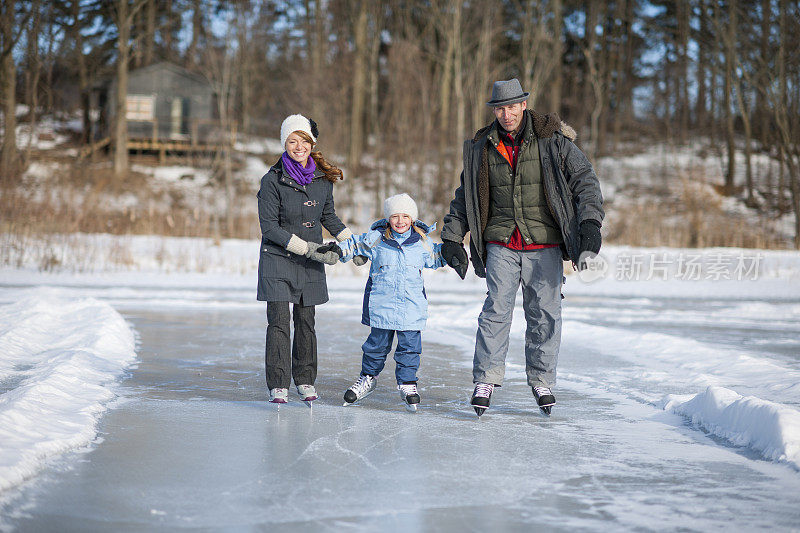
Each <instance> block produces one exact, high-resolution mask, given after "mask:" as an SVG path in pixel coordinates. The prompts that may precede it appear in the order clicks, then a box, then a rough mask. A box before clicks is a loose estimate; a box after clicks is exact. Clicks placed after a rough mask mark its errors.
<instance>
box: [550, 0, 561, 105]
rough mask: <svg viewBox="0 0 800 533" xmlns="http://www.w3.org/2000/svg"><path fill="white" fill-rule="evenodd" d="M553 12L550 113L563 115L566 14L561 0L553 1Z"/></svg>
mask: <svg viewBox="0 0 800 533" xmlns="http://www.w3.org/2000/svg"><path fill="white" fill-rule="evenodd" d="M551 4H552V7H551V9H552V11H553V52H552V53H553V71H552V75H551V76H550V83H549V84H548V88H547V90H548V93H549V95H550V102H549V111H550V112H552V113H558V114H559V115H560V114H561V84H562V82H563V77H564V75H563V62H564V60H563V55H564V44H563V43H562V41H561V39H562V38H563V36H562V34H563V32H564V14H563V10H562V5H561V0H552V2H551Z"/></svg>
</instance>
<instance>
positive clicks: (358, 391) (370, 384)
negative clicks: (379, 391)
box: [344, 374, 378, 405]
mask: <svg viewBox="0 0 800 533" xmlns="http://www.w3.org/2000/svg"><path fill="white" fill-rule="evenodd" d="M377 384H378V378H376V377H375V376H370V375H368V374H362V375H361V376H359V378H358V380H357V381H356V382H355V383H353V386H352V387H350V388H349V389H347V390H346V391H345V393H344V405H350V404H351V403H354V402H357V401H358V400H360V399H361V398H366V397H367V396H369V395H370V394H371V393H372V391H374V390H375V386H376V385H377Z"/></svg>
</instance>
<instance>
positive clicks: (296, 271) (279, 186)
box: [257, 160, 346, 305]
mask: <svg viewBox="0 0 800 533" xmlns="http://www.w3.org/2000/svg"><path fill="white" fill-rule="evenodd" d="M257 196H258V218H259V222H260V224H261V254H260V258H259V261H258V299H259V300H261V301H268V302H292V303H302V304H303V305H319V304H322V303H325V302H327V301H328V286H327V284H326V281H325V265H324V264H322V263H320V262H318V261H313V260H311V259H307V258H306V257H305V256H302V255H296V254H293V253H291V252H289V251H287V250H286V245H287V244H289V239H290V238H291V236H292V234H294V235H297V236H298V237H300V238H301V239H303V240H304V241H310V242H316V243H321V242H322V226H324V227H325V229H327V230H328V231H329V232H330V233H331V234H332V235H338V234H339V233H341V232H342V231H343V230H344V229H345V227H346V226H345V225H344V223H342V221H341V220H339V217H337V216H336V212H335V210H334V205H333V183H331V182H330V181H328V180H327V179H326V178H325V175H324V174H323V173H322V171H321V170H319V169H317V171H316V172H315V173H314V179H313V181H312V182H311V183H309V184H308V185H306V186H302V185H298V183H297V182H296V181H294V180H293V179H292V178H290V177H289V176H288V175H287V174H285V173H284V171H283V164H282V163H281V162H280V160H279V161H278V162H277V163H276V164H275V165H274V166H273V167H272V168H271V169H269V172H267V173H266V174H265V175H264V177H263V178H261V188H260V189H259V191H258V194H257Z"/></svg>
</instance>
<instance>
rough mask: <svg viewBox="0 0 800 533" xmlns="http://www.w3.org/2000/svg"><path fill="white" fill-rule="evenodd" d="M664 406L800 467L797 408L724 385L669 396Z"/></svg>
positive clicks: (740, 443) (769, 456)
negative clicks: (688, 394)
mask: <svg viewBox="0 0 800 533" xmlns="http://www.w3.org/2000/svg"><path fill="white" fill-rule="evenodd" d="M660 407H662V408H663V409H664V410H666V411H672V412H674V413H677V414H679V415H683V416H685V417H687V418H689V419H691V421H692V424H695V425H697V426H699V427H701V428H703V429H705V430H706V431H708V432H710V433H712V434H713V435H716V436H718V437H721V438H723V439H726V440H728V441H730V442H731V443H732V444H734V445H736V446H745V447H748V448H750V449H753V450H756V451H758V452H759V453H760V454H761V455H762V456H763V457H765V458H766V459H769V460H772V461H783V462H786V463H789V464H791V465H792V466H793V467H794V468H796V469H798V470H800V412H798V411H797V410H795V409H792V408H790V407H787V406H784V405H781V404H778V403H773V402H768V401H766V400H761V399H759V398H755V397H753V396H747V397H745V396H740V395H739V394H737V393H736V392H734V391H732V390H730V389H726V388H723V387H708V389H706V391H705V392H701V393H700V394H697V395H695V396H688V397H687V396H674V395H668V396H666V397H664V399H663V400H662V401H661V405H660Z"/></svg>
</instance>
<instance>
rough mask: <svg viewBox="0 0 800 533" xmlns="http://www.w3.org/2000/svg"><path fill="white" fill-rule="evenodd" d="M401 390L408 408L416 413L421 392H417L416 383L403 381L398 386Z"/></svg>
mask: <svg viewBox="0 0 800 533" xmlns="http://www.w3.org/2000/svg"><path fill="white" fill-rule="evenodd" d="M397 390H399V391H400V397H401V398H402V399H403V401H404V402H405V403H406V410H408V411H410V412H412V413H415V412H416V411H417V406H418V405H419V400H420V398H419V392H417V384H416V383H403V384H402V385H398V386H397Z"/></svg>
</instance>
